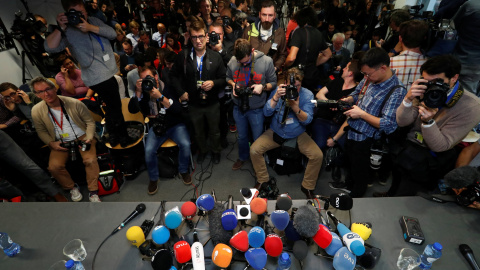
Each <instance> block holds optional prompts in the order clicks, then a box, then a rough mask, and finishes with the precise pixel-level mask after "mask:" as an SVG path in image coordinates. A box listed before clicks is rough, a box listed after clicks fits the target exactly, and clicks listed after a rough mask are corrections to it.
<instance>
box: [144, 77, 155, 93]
mask: <svg viewBox="0 0 480 270" xmlns="http://www.w3.org/2000/svg"><path fill="white" fill-rule="evenodd" d="M155 85H156V81H155V78H153V77H152V76H150V75H147V77H145V78H144V79H143V80H142V91H144V92H147V93H148V92H150V91H152V90H153V87H155Z"/></svg>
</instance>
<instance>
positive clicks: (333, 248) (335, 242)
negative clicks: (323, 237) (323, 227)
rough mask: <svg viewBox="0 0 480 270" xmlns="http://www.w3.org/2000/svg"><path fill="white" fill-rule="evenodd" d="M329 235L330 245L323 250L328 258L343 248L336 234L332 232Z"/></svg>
mask: <svg viewBox="0 0 480 270" xmlns="http://www.w3.org/2000/svg"><path fill="white" fill-rule="evenodd" d="M331 234H332V242H331V243H330V245H328V247H326V248H325V252H326V253H327V254H328V255H330V256H334V255H335V253H337V251H338V250H339V249H340V248H341V247H343V242H342V239H340V237H339V236H338V234H336V233H334V232H331Z"/></svg>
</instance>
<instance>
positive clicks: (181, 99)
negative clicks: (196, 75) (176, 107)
mask: <svg viewBox="0 0 480 270" xmlns="http://www.w3.org/2000/svg"><path fill="white" fill-rule="evenodd" d="M184 100H188V93H187V92H185V93H183V95H181V96H180V102H182V101H184Z"/></svg>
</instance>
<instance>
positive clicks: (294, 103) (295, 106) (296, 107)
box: [288, 97, 300, 114]
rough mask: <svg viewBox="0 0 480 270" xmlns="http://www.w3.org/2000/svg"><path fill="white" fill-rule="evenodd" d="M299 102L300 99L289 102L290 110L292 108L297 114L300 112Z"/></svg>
mask: <svg viewBox="0 0 480 270" xmlns="http://www.w3.org/2000/svg"><path fill="white" fill-rule="evenodd" d="M299 101H300V97H298V98H297V99H295V100H291V99H289V100H288V104H289V105H290V108H292V110H293V111H294V112H295V114H296V113H297V112H298V110H300V106H299Z"/></svg>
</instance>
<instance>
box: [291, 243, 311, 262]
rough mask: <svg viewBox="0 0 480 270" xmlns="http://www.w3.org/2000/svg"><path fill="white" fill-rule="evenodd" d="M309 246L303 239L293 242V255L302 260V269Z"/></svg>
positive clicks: (299, 260)
mask: <svg viewBox="0 0 480 270" xmlns="http://www.w3.org/2000/svg"><path fill="white" fill-rule="evenodd" d="M307 254H308V246H307V243H306V242H305V241H303V240H298V241H295V243H294V244H293V256H295V258H296V259H297V260H298V262H300V269H303V260H304V259H305V258H306V257H307Z"/></svg>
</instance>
